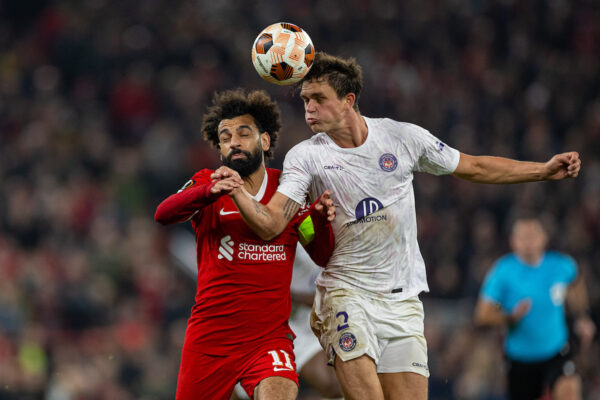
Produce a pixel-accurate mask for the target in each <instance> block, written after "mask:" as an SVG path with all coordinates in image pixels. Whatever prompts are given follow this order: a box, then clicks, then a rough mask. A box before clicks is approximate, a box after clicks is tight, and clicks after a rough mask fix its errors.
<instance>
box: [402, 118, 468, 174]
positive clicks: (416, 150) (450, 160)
mask: <svg viewBox="0 0 600 400" xmlns="http://www.w3.org/2000/svg"><path fill="white" fill-rule="evenodd" d="M407 132H408V134H407V135H406V139H407V140H406V145H407V147H408V150H409V153H410V154H411V157H412V158H413V160H414V162H415V165H414V170H415V171H419V172H428V173H430V174H434V175H444V174H451V173H453V172H454V171H455V170H456V167H457V166H458V161H459V160H460V152H459V151H458V150H456V149H454V148H452V147H450V146H448V145H447V144H445V143H444V142H442V141H441V140H439V139H438V138H436V137H435V136H433V135H432V134H431V133H429V131H427V130H426V129H423V128H421V127H419V126H417V125H412V124H409V126H408V129H407Z"/></svg>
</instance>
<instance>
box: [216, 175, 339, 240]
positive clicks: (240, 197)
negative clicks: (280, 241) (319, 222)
mask: <svg viewBox="0 0 600 400" xmlns="http://www.w3.org/2000/svg"><path fill="white" fill-rule="evenodd" d="M211 178H212V179H217V180H220V179H227V180H231V181H232V182H235V183H237V184H238V185H240V187H239V189H235V190H232V191H231V192H230V193H229V196H231V198H232V200H233V201H234V203H235V205H236V206H237V208H238V209H239V210H240V214H241V216H242V218H243V219H244V221H245V222H246V223H247V224H248V226H249V227H250V228H251V229H252V230H253V231H254V232H255V233H256V234H257V235H258V236H260V238H261V239H263V240H271V239H273V238H274V237H277V236H278V235H279V234H280V233H281V232H283V231H284V229H285V227H286V226H287V225H288V224H289V222H290V221H291V219H292V218H293V217H294V216H295V215H296V213H297V212H298V210H299V209H300V204H298V203H297V202H295V201H294V200H292V199H290V198H289V197H287V196H285V195H283V194H281V193H279V192H276V193H275V194H274V195H273V197H271V200H269V203H268V204H266V205H265V204H261V203H260V202H258V201H256V200H254V199H253V198H252V197H250V195H249V194H248V192H246V190H244V188H243V184H244V181H243V180H242V178H240V176H239V174H238V173H237V172H236V171H234V170H232V169H230V168H228V167H220V168H219V169H217V170H216V171H215V172H214V173H213V174H212V175H211ZM327 201H328V204H331V205H333V202H332V201H331V199H330V198H329V194H328V197H327ZM317 207H319V208H318V210H319V211H321V210H322V209H323V208H322V207H323V205H317ZM325 213H326V214H327V219H328V221H333V219H334V218H335V208H333V211H332V209H328V210H326V212H325Z"/></svg>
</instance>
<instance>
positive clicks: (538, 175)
mask: <svg viewBox="0 0 600 400" xmlns="http://www.w3.org/2000/svg"><path fill="white" fill-rule="evenodd" d="M580 168H581V160H579V154H578V153H577V152H574V151H572V152H568V153H561V154H557V155H555V156H554V157H552V158H551V159H550V160H549V161H548V162H546V163H539V162H529V161H517V160H511V159H509V158H503V157H492V156H470V155H468V154H464V153H461V154H460V161H459V162H458V166H457V167H456V170H455V171H454V172H453V174H452V175H454V176H456V177H458V178H462V179H466V180H468V181H471V182H477V183H520V182H533V181H543V180H558V179H565V178H575V177H577V175H578V174H579V170H580Z"/></svg>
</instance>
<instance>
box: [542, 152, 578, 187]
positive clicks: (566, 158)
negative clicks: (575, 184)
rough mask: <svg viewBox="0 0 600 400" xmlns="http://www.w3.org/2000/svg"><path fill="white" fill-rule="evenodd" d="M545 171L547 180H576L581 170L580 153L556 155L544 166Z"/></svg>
mask: <svg viewBox="0 0 600 400" xmlns="http://www.w3.org/2000/svg"><path fill="white" fill-rule="evenodd" d="M544 169H545V171H546V179H551V180H558V179H565V178H576V177H577V175H579V170H580V169H581V160H580V159H579V153H577V152H576V151H571V152H568V153H561V154H556V155H555V156H554V157H552V158H551V159H550V161H548V162H547V163H546V164H545V165H544Z"/></svg>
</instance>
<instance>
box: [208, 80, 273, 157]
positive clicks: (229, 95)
mask: <svg viewBox="0 0 600 400" xmlns="http://www.w3.org/2000/svg"><path fill="white" fill-rule="evenodd" d="M212 103H213V105H212V106H211V107H209V108H208V111H207V112H206V114H204V116H203V117H202V133H203V135H204V140H207V141H209V142H210V143H212V144H213V145H214V146H215V147H216V148H219V132H218V130H219V123H220V122H221V121H222V120H224V119H230V118H235V117H238V116H240V115H244V114H250V115H251V116H252V117H253V118H254V122H255V123H256V127H257V128H258V131H259V132H261V133H262V132H267V133H268V134H269V137H270V138H271V146H270V147H269V150H266V151H265V152H264V156H265V160H268V159H270V158H272V157H273V149H274V148H275V143H276V142H277V136H278V134H279V129H281V120H280V111H279V106H278V105H277V103H276V102H275V101H274V100H272V99H271V97H270V96H269V95H268V94H267V92H265V91H264V90H255V91H252V92H249V93H246V91H245V90H243V89H234V90H226V91H224V92H220V93H215V95H214V97H213V102H212Z"/></svg>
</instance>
